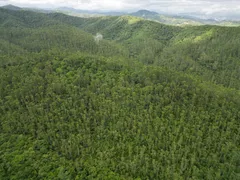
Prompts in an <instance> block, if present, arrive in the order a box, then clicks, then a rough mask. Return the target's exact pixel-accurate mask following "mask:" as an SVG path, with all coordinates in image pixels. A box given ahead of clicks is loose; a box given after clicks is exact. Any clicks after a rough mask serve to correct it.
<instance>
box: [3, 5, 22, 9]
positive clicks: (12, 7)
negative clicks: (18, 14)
mask: <svg viewBox="0 0 240 180" xmlns="http://www.w3.org/2000/svg"><path fill="white" fill-rule="evenodd" d="M2 8H4V9H9V10H14V11H19V10H22V8H20V7H17V6H13V5H11V4H9V5H6V6H2Z"/></svg>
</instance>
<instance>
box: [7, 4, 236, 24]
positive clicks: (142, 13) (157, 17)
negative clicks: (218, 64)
mask: <svg viewBox="0 0 240 180" xmlns="http://www.w3.org/2000/svg"><path fill="white" fill-rule="evenodd" d="M3 8H8V9H12V10H13V9H14V10H20V9H26V10H33V11H38V12H47V13H48V12H61V13H65V14H67V15H72V16H78V17H100V16H121V15H131V16H136V17H141V18H144V19H147V20H152V21H156V22H160V23H164V24H169V25H178V26H186V25H206V24H209V25H220V26H239V25H240V21H238V20H227V19H221V18H219V19H216V18H214V19H209V18H206V17H202V16H200V15H196V14H194V13H193V14H192V15H191V14H180V15H170V14H166V13H161V14H159V13H157V12H154V11H149V10H139V11H137V12H131V13H128V12H114V11H113V12H103V11H89V10H81V9H74V8H70V7H60V8H57V9H30V8H19V7H16V6H13V5H6V6H3ZM235 19H236V18H235Z"/></svg>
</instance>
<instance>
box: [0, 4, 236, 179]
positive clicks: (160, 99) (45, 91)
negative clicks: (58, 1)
mask: <svg viewBox="0 0 240 180" xmlns="http://www.w3.org/2000/svg"><path fill="white" fill-rule="evenodd" d="M97 33H98V37H96V34H97ZM238 36H239V28H230V27H228V28H227V27H225V28H223V27H218V26H201V27H185V28H182V27H175V26H168V25H163V24H159V23H156V22H152V21H146V20H144V19H141V18H137V17H132V16H121V17H98V18H87V19H84V18H78V17H71V16H67V15H64V14H60V13H48V14H46V13H44V14H43V13H37V12H32V11H26V10H21V11H15V10H9V9H3V8H0V149H1V150H0V179H3V180H5V179H104V180H105V179H109V180H113V179H116V180H117V179H136V180H139V179H231V180H235V179H238V178H239V160H240V154H239V148H240V143H239V142H240V136H239V126H240V124H239V119H240V113H239V112H240V91H239V88H240V85H239V78H240V77H239V68H240V64H239V47H240V46H239V38H238Z"/></svg>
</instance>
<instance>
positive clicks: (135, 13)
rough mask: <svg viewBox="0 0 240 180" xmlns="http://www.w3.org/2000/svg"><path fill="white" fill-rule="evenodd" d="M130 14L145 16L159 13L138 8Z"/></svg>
mask: <svg viewBox="0 0 240 180" xmlns="http://www.w3.org/2000/svg"><path fill="white" fill-rule="evenodd" d="M130 15H132V16H138V17H146V16H158V15H159V14H158V13H157V12H154V11H148V10H139V11H137V12H134V13H131V14H130Z"/></svg>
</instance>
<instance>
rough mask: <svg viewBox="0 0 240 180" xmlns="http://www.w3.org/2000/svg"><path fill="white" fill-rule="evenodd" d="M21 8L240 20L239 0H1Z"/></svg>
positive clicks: (2, 2)
mask: <svg viewBox="0 0 240 180" xmlns="http://www.w3.org/2000/svg"><path fill="white" fill-rule="evenodd" d="M7 4H12V5H16V6H19V7H35V8H45V9H46V8H48V9H54V8H58V7H70V8H75V9H82V10H95V11H96V10H97V11H136V10H139V9H148V10H152V11H156V12H159V13H161V12H163V13H169V14H182V13H184V14H189V13H191V14H198V15H201V16H209V17H211V16H212V17H219V18H224V17H225V18H238V19H240V2H239V1H237V0H117V1H116V0H68V1H66V0H0V6H4V5H7Z"/></svg>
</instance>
